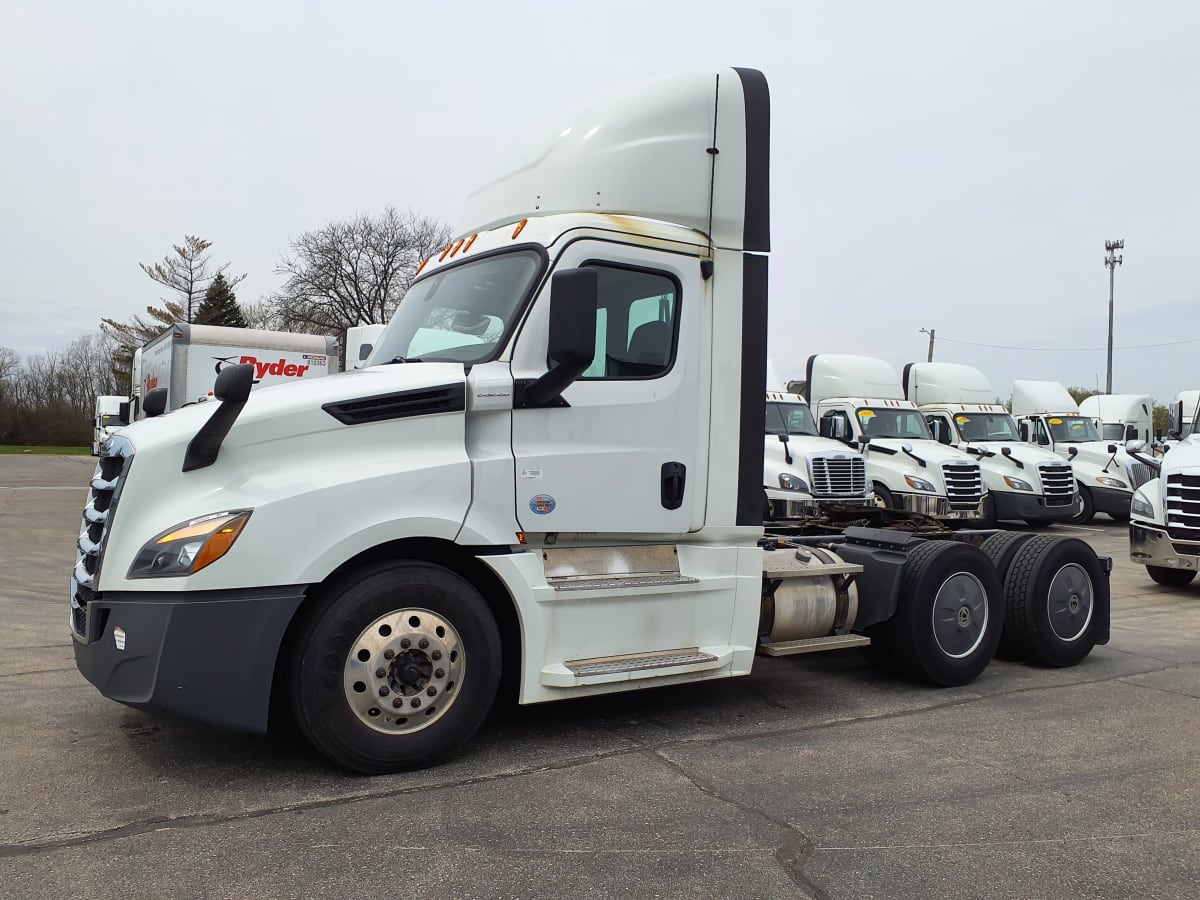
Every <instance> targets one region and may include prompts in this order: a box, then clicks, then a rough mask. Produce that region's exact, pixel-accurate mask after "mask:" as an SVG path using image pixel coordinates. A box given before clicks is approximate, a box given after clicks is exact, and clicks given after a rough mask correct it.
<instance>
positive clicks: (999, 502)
mask: <svg viewBox="0 0 1200 900" xmlns="http://www.w3.org/2000/svg"><path fill="white" fill-rule="evenodd" d="M992 496H993V497H994V498H995V499H996V518H997V519H1006V520H1011V519H1040V520H1042V521H1045V522H1065V521H1066V520H1067V519H1070V518H1071V517H1072V516H1074V515H1076V514H1077V513H1078V512H1079V495H1078V494H1076V495H1075V496H1074V497H1073V498H1072V500H1071V502H1070V503H1068V504H1067V505H1066V506H1047V505H1046V498H1045V497H1043V496H1041V495H1040V494H1031V493H1027V492H1018V491H992Z"/></svg>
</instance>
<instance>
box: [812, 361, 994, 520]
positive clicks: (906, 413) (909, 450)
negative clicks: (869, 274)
mask: <svg viewBox="0 0 1200 900" xmlns="http://www.w3.org/2000/svg"><path fill="white" fill-rule="evenodd" d="M806 390H807V391H808V401H809V403H811V404H812V405H813V407H814V408H815V409H816V412H817V419H818V421H819V423H820V432H821V434H822V435H824V436H825V437H831V438H835V439H837V440H840V441H843V442H845V443H846V444H848V445H849V446H850V447H852V448H855V449H859V448H861V450H862V452H863V455H864V456H865V457H866V458H867V476H868V478H870V480H871V486H872V489H873V490H874V492H875V497H876V500H877V502H878V503H879V505H881V506H884V507H889V508H894V509H903V510H906V511H908V512H916V513H922V514H924V515H928V516H932V517H934V518H937V519H943V520H964V519H966V520H979V519H982V518H983V516H984V495H985V492H986V491H985V488H984V484H983V475H982V472H981V471H980V467H979V463H978V462H977V461H976V460H974V459H972V458H971V457H970V456H968V455H967V454H966V453H963V452H962V451H960V450H958V449H956V448H954V447H947V446H945V445H943V444H939V443H938V442H937V441H936V440H934V439H933V435H932V434H931V433H930V431H929V427H928V426H927V425H926V423H925V417H924V415H922V413H921V411H920V410H919V409H917V407H916V406H915V405H914V404H913V403H911V402H910V401H908V400H907V399H905V397H904V388H903V386H902V385H901V383H900V379H899V378H898V377H897V376H896V372H895V370H894V369H893V368H892V367H891V366H890V365H889V364H888V363H887V362H885V361H884V360H881V359H873V358H871V357H866V356H852V355H847V354H820V355H816V356H811V357H809V360H808V366H807V388H806Z"/></svg>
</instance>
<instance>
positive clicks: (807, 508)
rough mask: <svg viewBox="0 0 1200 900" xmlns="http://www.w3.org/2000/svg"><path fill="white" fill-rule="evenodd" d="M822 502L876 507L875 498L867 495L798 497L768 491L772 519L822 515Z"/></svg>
mask: <svg viewBox="0 0 1200 900" xmlns="http://www.w3.org/2000/svg"><path fill="white" fill-rule="evenodd" d="M822 504H828V505H830V506H839V507H846V506H862V507H864V508H871V509H873V508H874V507H875V502H874V499H867V498H865V497H858V498H855V497H851V498H844V497H824V498H815V497H811V496H807V495H805V496H802V497H797V496H796V495H795V494H789V493H788V492H786V491H770V490H768V491H767V509H768V512H769V516H770V519H771V521H779V520H781V519H811V518H813V517H815V516H819V515H821V513H822V510H821V506H822Z"/></svg>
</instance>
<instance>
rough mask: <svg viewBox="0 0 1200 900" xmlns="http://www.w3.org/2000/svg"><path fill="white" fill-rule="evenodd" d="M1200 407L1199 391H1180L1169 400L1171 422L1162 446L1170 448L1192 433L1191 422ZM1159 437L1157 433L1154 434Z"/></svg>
mask: <svg viewBox="0 0 1200 900" xmlns="http://www.w3.org/2000/svg"><path fill="white" fill-rule="evenodd" d="M1198 409H1200V391H1192V390H1189V391H1180V392H1179V393H1178V394H1176V395H1175V399H1174V400H1173V401H1171V409H1170V413H1171V423H1170V427H1169V428H1168V434H1167V440H1165V441H1163V447H1164V448H1165V449H1170V448H1171V447H1172V446H1174V445H1175V444H1177V443H1178V442H1179V441H1181V440H1183V439H1184V438H1186V437H1188V436H1189V435H1190V434H1191V433H1192V422H1193V421H1195V418H1196V411H1197V410H1198ZM1155 437H1156V438H1157V437H1159V435H1155Z"/></svg>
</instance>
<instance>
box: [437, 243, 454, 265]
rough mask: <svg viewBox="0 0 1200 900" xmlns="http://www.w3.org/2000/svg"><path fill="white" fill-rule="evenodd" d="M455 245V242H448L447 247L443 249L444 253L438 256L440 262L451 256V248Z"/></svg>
mask: <svg viewBox="0 0 1200 900" xmlns="http://www.w3.org/2000/svg"><path fill="white" fill-rule="evenodd" d="M453 247H454V245H453V244H447V245H446V249H445V250H443V251H442V255H441V256H439V257H438V262H441V261H442V260H443V259H445V258H446V257H447V256H449V255H450V251H451V249H453Z"/></svg>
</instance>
